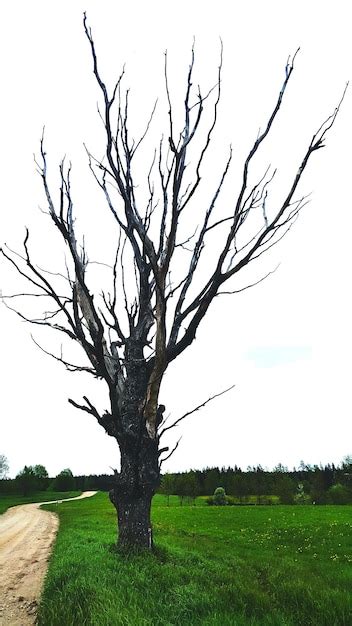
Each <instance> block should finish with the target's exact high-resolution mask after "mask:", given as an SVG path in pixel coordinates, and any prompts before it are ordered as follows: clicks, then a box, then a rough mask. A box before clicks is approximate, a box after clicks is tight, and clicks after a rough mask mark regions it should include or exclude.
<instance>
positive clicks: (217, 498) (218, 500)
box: [213, 487, 227, 506]
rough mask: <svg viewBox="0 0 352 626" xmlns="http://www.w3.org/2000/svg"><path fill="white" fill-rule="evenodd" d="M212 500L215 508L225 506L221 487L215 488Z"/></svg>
mask: <svg viewBox="0 0 352 626" xmlns="http://www.w3.org/2000/svg"><path fill="white" fill-rule="evenodd" d="M213 500H214V504H215V505H216V506H224V505H226V504H227V500H226V493H225V489H224V488H223V487H217V488H216V489H215V491H214V495H213Z"/></svg>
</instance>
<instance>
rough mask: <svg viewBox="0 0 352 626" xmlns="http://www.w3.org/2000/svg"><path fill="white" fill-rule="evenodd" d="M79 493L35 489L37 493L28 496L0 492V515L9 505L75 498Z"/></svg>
mask: <svg viewBox="0 0 352 626" xmlns="http://www.w3.org/2000/svg"><path fill="white" fill-rule="evenodd" d="M80 493H81V492H80V491H37V493H32V494H31V495H30V496H18V495H3V494H0V515H1V513H5V511H7V509H9V508H10V507H11V506H17V504H29V503H30V502H49V501H50V500H64V499H65V498H75V497H76V496H79V495H80Z"/></svg>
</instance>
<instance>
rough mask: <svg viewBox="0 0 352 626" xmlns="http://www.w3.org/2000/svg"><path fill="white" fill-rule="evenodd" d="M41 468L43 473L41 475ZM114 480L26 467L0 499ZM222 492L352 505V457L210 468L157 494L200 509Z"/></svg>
mask: <svg viewBox="0 0 352 626" xmlns="http://www.w3.org/2000/svg"><path fill="white" fill-rule="evenodd" d="M38 468H40V471H39V470H38ZM113 478H114V476H113V475H110V474H101V475H90V476H73V474H72V472H71V471H70V470H69V469H65V470H63V471H62V472H60V473H59V474H58V475H57V476H56V477H55V478H49V477H48V474H47V472H46V470H45V468H44V467H43V466H40V465H37V466H25V467H24V468H23V470H22V471H21V472H19V474H18V475H17V477H16V478H15V479H3V480H0V494H1V493H2V494H21V495H26V496H27V495H30V494H31V493H34V492H37V491H44V490H49V491H50V490H52V491H73V490H79V491H85V490H90V489H92V490H99V491H108V490H109V489H111V488H112V486H113ZM219 487H221V488H223V490H224V491H225V494H226V504H229V505H241V504H247V505H248V504H313V503H315V504H350V503H352V457H346V458H345V459H344V460H343V461H342V463H341V464H340V465H338V466H336V465H334V464H333V463H332V464H328V465H324V466H321V465H320V466H318V465H314V466H311V465H306V464H305V463H304V462H301V463H300V465H299V467H298V468H294V469H293V470H292V471H289V470H288V469H287V468H286V467H285V466H283V465H281V464H279V465H278V466H277V467H275V468H274V469H273V470H272V471H268V470H266V469H263V468H262V467H261V466H260V465H258V466H256V467H248V468H247V470H246V471H243V470H242V469H241V468H240V467H237V466H236V465H235V466H234V467H227V468H225V467H221V468H219V467H207V468H205V469H203V470H190V471H187V472H182V473H174V474H170V473H165V474H163V476H162V482H161V485H160V488H159V490H158V492H159V493H160V494H164V495H165V502H166V503H167V502H168V501H169V497H170V496H171V495H174V496H178V497H179V502H180V505H182V504H184V503H186V502H188V503H191V504H192V503H195V499H196V498H197V497H199V496H202V497H204V498H206V500H207V503H208V504H215V503H216V502H214V499H213V498H212V496H213V494H214V492H215V490H217V489H218V488H219Z"/></svg>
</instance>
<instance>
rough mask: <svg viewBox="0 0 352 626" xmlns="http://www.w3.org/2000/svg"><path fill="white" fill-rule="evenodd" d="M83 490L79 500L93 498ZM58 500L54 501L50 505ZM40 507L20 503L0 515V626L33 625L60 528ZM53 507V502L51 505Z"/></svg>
mask: <svg viewBox="0 0 352 626" xmlns="http://www.w3.org/2000/svg"><path fill="white" fill-rule="evenodd" d="M95 493H96V491H85V492H84V493H82V494H81V495H80V496H78V497H77V498H68V499H69V500H79V499H80V498H88V497H89V496H93V495H94V494H95ZM56 502H57V501H56V500H54V501H53V503H56ZM41 504H49V503H48V502H42V503H36V504H21V505H19V506H14V507H12V508H10V509H8V511H6V513H4V514H3V515H0V626H32V625H33V624H35V623H36V617H37V607H38V603H39V598H40V594H41V591H42V587H43V582H44V577H45V574H46V571H47V568H48V561H49V557H50V554H51V550H52V547H53V544H54V541H55V537H56V533H57V531H58V527H59V518H58V516H57V515H56V514H55V513H51V512H49V511H44V510H42V509H40V508H39V507H40V505H41ZM50 504H52V503H50Z"/></svg>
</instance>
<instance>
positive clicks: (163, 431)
mask: <svg viewBox="0 0 352 626" xmlns="http://www.w3.org/2000/svg"><path fill="white" fill-rule="evenodd" d="M235 386H236V385H231V387H228V388H227V389H224V391H220V392H219V393H216V394H214V395H213V396H210V398H208V399H207V400H205V401H204V402H202V404H199V405H198V406H196V407H195V408H194V409H192V410H191V411H187V413H185V414H184V415H182V417H179V418H178V419H177V420H176V421H175V422H174V423H173V424H170V426H166V427H165V428H163V430H162V431H161V432H160V435H159V439H160V438H161V436H162V435H164V433H166V432H167V431H168V430H170V429H171V428H174V427H175V426H177V425H178V424H179V423H180V422H181V421H182V420H184V419H186V417H188V416H189V415H192V414H193V413H195V412H196V411H199V409H202V408H203V407H204V406H206V405H207V404H208V403H209V402H211V401H212V400H215V398H219V397H220V396H223V395H224V394H225V393H227V392H228V391H231V389H233V388H234V387H235Z"/></svg>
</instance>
